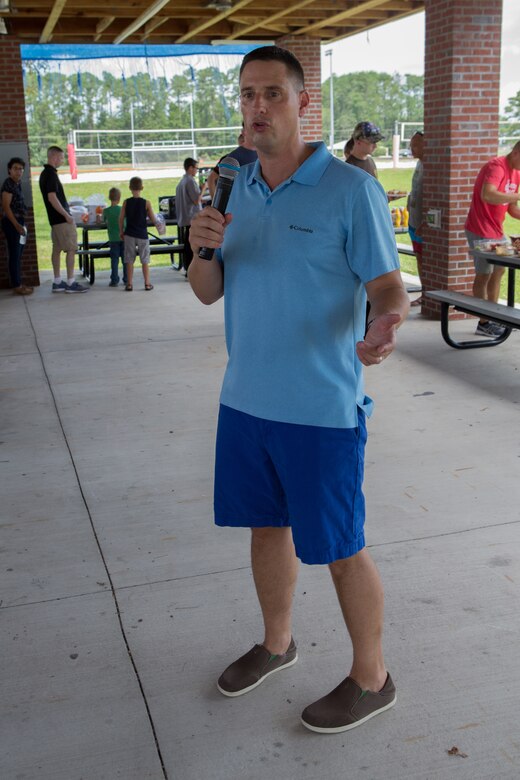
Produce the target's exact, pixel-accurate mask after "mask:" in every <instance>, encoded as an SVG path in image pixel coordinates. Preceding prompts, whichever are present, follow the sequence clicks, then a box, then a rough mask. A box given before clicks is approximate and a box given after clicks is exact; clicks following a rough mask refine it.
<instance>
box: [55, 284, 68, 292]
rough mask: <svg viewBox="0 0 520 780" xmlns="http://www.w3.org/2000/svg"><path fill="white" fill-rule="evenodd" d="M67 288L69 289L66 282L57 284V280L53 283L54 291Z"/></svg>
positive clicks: (63, 290) (61, 290)
mask: <svg viewBox="0 0 520 780" xmlns="http://www.w3.org/2000/svg"><path fill="white" fill-rule="evenodd" d="M66 289H67V283H66V282H60V283H59V284H56V282H53V283H52V292H65V290H66Z"/></svg>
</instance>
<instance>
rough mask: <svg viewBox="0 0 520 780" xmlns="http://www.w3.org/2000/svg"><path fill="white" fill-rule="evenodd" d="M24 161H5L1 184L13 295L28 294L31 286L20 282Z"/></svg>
mask: <svg viewBox="0 0 520 780" xmlns="http://www.w3.org/2000/svg"><path fill="white" fill-rule="evenodd" d="M24 170H25V162H24V160H22V158H21V157H12V158H11V159H10V160H9V162H8V163H7V173H8V174H9V175H8V177H7V179H6V180H5V181H4V183H3V184H2V188H1V190H0V192H1V193H2V211H3V216H2V229H3V231H4V235H5V238H6V241H7V255H8V258H9V277H10V280H11V287H12V288H13V294H14V295H30V294H31V293H32V291H33V288H32V287H26V285H24V284H22V253H23V250H24V246H25V240H26V236H27V229H26V227H25V214H26V212H27V209H26V207H25V203H24V200H23V194H22V185H21V183H20V182H21V181H22V176H23V174H24Z"/></svg>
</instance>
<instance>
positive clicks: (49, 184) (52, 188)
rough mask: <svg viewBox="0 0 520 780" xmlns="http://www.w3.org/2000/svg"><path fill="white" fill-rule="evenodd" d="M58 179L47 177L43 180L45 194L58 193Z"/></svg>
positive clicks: (54, 176) (53, 176)
mask: <svg viewBox="0 0 520 780" xmlns="http://www.w3.org/2000/svg"><path fill="white" fill-rule="evenodd" d="M57 179H58V177H57V176H56V175H52V176H46V177H45V179H44V180H43V187H42V190H43V192H44V193H45V194H46V195H48V194H49V193H51V192H55V193H57V192H58V180H57Z"/></svg>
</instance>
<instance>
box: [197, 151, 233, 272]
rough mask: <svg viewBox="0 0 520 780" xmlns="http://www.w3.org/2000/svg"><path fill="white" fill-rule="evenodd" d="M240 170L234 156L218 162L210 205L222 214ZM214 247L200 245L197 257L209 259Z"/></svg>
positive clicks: (224, 211)
mask: <svg viewBox="0 0 520 780" xmlns="http://www.w3.org/2000/svg"><path fill="white" fill-rule="evenodd" d="M239 171H240V163H239V162H237V161H236V160H235V158H234V157H224V159H223V160H222V162H219V164H218V179H217V186H216V188H215V194H214V195H213V200H212V201H211V205H212V206H213V208H214V209H217V211H220V213H221V214H222V215H224V214H225V213H226V208H227V204H228V201H229V196H230V195H231V190H232V189H233V183H234V181H235V178H236V177H237V176H238V173H239ZM214 251H215V250H214V249H209V247H207V246H203V247H201V249H200V250H199V257H200V258H201V259H202V260H211V259H212V257H213V252H214Z"/></svg>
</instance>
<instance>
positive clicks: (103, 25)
mask: <svg viewBox="0 0 520 780" xmlns="http://www.w3.org/2000/svg"><path fill="white" fill-rule="evenodd" d="M115 18H116V17H115V16H105V18H104V19H101V21H100V22H99V23H98V24H97V25H96V34H95V36H94V40H95V41H99V39H100V38H101V33H102V32H104V31H105V30H106V29H107V27H110V25H111V24H112V22H114V21H115Z"/></svg>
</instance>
